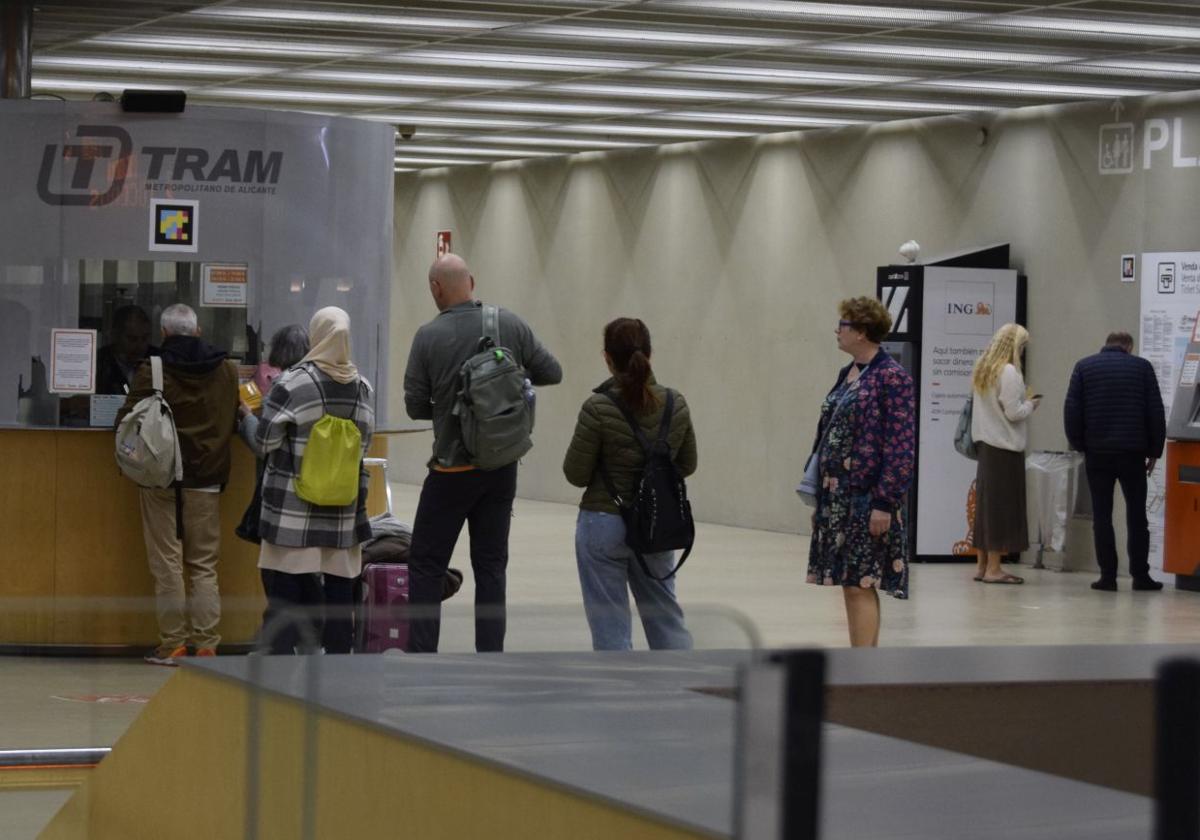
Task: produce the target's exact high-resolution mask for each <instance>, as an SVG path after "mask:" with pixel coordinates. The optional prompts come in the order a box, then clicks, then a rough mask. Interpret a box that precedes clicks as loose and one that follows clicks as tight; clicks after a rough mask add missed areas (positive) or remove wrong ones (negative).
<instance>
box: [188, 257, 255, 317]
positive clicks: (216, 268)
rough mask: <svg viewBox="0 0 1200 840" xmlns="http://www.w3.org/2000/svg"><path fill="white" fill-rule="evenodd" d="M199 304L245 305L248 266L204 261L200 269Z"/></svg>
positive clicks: (234, 306)
mask: <svg viewBox="0 0 1200 840" xmlns="http://www.w3.org/2000/svg"><path fill="white" fill-rule="evenodd" d="M200 277H201V284H200V305H201V306H216V307H229V308H234V309H240V308H244V307H245V306H246V297H247V295H246V287H247V286H249V285H250V284H249V279H250V267H249V266H247V265H244V264H241V265H238V264H229V263H226V264H220V263H205V264H204V266H203V267H202V268H201V270H200Z"/></svg>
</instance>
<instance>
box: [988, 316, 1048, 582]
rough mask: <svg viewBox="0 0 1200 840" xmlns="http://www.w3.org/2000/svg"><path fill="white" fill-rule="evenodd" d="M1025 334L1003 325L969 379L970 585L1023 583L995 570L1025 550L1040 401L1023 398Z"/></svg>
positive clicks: (1019, 579)
mask: <svg viewBox="0 0 1200 840" xmlns="http://www.w3.org/2000/svg"><path fill="white" fill-rule="evenodd" d="M1028 343H1029V333H1028V332H1026V331H1025V328H1024V327H1022V326H1020V325H1019V324H1005V325H1004V326H1002V327H1001V328H1000V329H999V330H997V331H996V334H995V335H994V336H992V343H991V344H989V345H988V347H987V349H986V350H984V351H983V355H981V356H980V357H979V359H978V361H976V362H975V369H974V371H973V372H972V374H971V384H972V386H973V387H974V396H975V405H974V408H973V409H972V413H971V437H972V438H973V439H974V440H975V444H976V447H977V449H978V451H979V461H978V466H977V468H976V473H975V522H974V532H973V536H974V545H975V554H976V558H977V559H976V564H977V565H976V569H975V580H977V581H982V582H983V583H1024V582H1025V580H1024V579H1023V578H1021V577H1018V576H1017V575H1013V574H1008V573H1007V572H1005V571H1004V570H1003V569H1002V568H1001V567H1000V560H1001V558H1003V557H1004V555H1005V554H1012V553H1019V552H1021V551H1024V550H1025V549H1027V548H1029V528H1028V525H1027V524H1026V521H1025V444H1026V441H1027V439H1028V435H1027V431H1026V421H1027V420H1028V419H1029V416H1030V415H1031V414H1033V412H1034V411H1035V410H1036V409H1037V407H1038V404H1039V402H1040V400H1041V395H1038V396H1035V397H1032V398H1026V391H1025V378H1024V376H1023V375H1022V374H1021V353H1022V352H1023V351H1024V349H1025V345H1026V344H1028Z"/></svg>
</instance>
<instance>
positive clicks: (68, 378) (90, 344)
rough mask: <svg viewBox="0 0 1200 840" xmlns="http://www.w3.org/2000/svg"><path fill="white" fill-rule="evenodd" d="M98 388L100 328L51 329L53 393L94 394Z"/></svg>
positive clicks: (51, 388) (51, 382) (51, 381)
mask: <svg viewBox="0 0 1200 840" xmlns="http://www.w3.org/2000/svg"><path fill="white" fill-rule="evenodd" d="M95 390H96V331H95V330H68V329H52V330H50V392H51V393H54V394H90V393H92V392H93V391H95Z"/></svg>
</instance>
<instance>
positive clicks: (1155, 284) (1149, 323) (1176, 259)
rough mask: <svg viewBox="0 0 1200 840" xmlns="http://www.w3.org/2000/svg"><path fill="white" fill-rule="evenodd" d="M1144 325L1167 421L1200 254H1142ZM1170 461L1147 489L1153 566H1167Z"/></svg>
mask: <svg viewBox="0 0 1200 840" xmlns="http://www.w3.org/2000/svg"><path fill="white" fill-rule="evenodd" d="M1141 280H1142V324H1141V330H1142V331H1141V336H1140V337H1139V340H1138V348H1139V351H1138V352H1139V355H1141V356H1142V357H1143V358H1145V359H1148V360H1149V361H1150V364H1152V365H1154V372H1155V373H1156V374H1157V375H1158V388H1159V390H1160V391H1161V392H1162V398H1163V405H1164V406H1165V407H1166V410H1167V416H1168V417H1169V416H1171V403H1173V402H1174V401H1175V387H1176V385H1177V384H1178V382H1179V374H1180V370H1181V368H1182V366H1183V364H1184V355H1185V354H1186V352H1187V346H1188V340H1189V339H1190V338H1191V336H1192V331H1193V329H1195V327H1196V310H1198V309H1200V251H1164V252H1155V253H1145V254H1142V272H1141ZM1165 491H1166V460H1165V459H1159V462H1158V464H1156V465H1155V467H1154V472H1153V473H1151V474H1150V481H1149V486H1148V487H1147V489H1146V516H1147V518H1148V519H1149V520H1150V567H1151V568H1153V569H1161V568H1162V565H1163V524H1164V522H1163V515H1164V514H1163V509H1164V507H1165V499H1164V494H1165Z"/></svg>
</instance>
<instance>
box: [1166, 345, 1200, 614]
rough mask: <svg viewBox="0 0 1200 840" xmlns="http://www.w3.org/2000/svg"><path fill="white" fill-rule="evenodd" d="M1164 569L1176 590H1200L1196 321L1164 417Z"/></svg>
mask: <svg viewBox="0 0 1200 840" xmlns="http://www.w3.org/2000/svg"><path fill="white" fill-rule="evenodd" d="M1166 495H1167V498H1166V522H1165V528H1164V532H1163V570H1164V571H1166V572H1169V573H1171V574H1174V575H1175V585H1176V586H1178V587H1179V588H1180V589H1190V590H1193V591H1200V324H1197V327H1196V329H1195V331H1194V332H1193V333H1192V341H1191V343H1190V344H1188V348H1187V352H1186V353H1185V354H1184V357H1183V364H1182V365H1181V366H1180V372H1179V384H1178V387H1177V389H1176V391H1175V401H1174V402H1173V403H1172V405H1171V417H1170V419H1169V420H1168V421H1167V471H1166Z"/></svg>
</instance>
